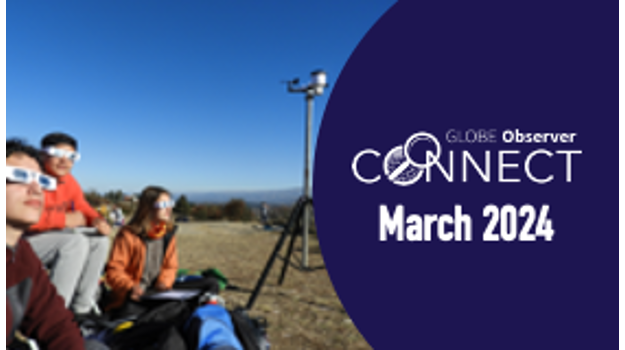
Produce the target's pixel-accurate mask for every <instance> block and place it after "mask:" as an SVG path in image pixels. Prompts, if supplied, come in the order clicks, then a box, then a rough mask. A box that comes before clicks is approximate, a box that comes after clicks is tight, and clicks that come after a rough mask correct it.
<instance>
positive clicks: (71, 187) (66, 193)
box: [29, 174, 101, 232]
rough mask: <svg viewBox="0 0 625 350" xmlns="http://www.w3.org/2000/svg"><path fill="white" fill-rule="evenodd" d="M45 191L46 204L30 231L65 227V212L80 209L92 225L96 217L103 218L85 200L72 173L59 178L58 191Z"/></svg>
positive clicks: (89, 224)
mask: <svg viewBox="0 0 625 350" xmlns="http://www.w3.org/2000/svg"><path fill="white" fill-rule="evenodd" d="M44 192H45V206H44V210H43V213H42V214H41V218H40V219H39V222H38V223H37V224H36V225H34V226H31V228H30V230H29V232H44V231H51V230H62V229H64V228H65V213H66V212H71V211H79V212H81V213H83V215H84V216H85V219H87V226H91V224H92V222H93V220H94V219H96V218H101V216H100V214H98V212H97V211H95V209H93V208H92V207H91V206H90V205H89V203H87V201H86V200H85V196H84V194H83V193H82V189H81V188H80V185H79V184H78V182H76V179H74V177H73V176H72V175H71V174H68V175H65V176H63V177H60V178H57V187H56V191H44Z"/></svg>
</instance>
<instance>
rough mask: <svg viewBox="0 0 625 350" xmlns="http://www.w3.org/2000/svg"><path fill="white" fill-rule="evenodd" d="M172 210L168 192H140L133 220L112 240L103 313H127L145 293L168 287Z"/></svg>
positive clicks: (173, 256)
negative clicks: (112, 311) (106, 295)
mask: <svg viewBox="0 0 625 350" xmlns="http://www.w3.org/2000/svg"><path fill="white" fill-rule="evenodd" d="M173 207H174V202H173V201H172V199H171V196H170V194H169V192H167V190H165V189H163V188H161V187H147V188H146V189H144V190H143V192H142V193H141V196H140V198H139V206H138V208H137V210H136V212H135V214H134V217H133V218H132V219H131V220H130V222H129V223H128V225H126V226H124V227H122V228H121V229H120V231H119V233H118V234H117V236H116V237H115V241H114V242H113V248H112V250H111V255H110V258H109V261H108V263H107V265H106V282H107V284H108V285H109V286H110V288H111V298H110V302H109V304H108V305H107V310H113V309H118V310H117V312H114V314H117V315H118V316H122V315H127V314H131V313H133V311H131V310H130V309H132V308H135V310H136V309H137V305H138V304H137V303H134V302H139V301H140V299H141V296H142V295H143V294H144V293H145V292H146V291H148V290H156V291H164V290H168V289H171V288H172V286H173V284H174V281H175V279H176V273H177V272H178V253H177V249H176V237H175V230H174V225H173V222H172V208H173ZM122 307H123V308H122ZM120 309H123V310H120Z"/></svg>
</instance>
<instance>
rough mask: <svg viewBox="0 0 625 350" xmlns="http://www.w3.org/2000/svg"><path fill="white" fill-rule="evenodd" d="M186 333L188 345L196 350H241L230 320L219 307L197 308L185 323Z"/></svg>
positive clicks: (221, 307)
mask: <svg viewBox="0 0 625 350" xmlns="http://www.w3.org/2000/svg"><path fill="white" fill-rule="evenodd" d="M185 328H186V332H187V337H189V340H190V344H191V345H192V346H194V345H195V344H197V347H196V348H195V349H198V350H218V349H219V350H221V349H224V350H225V349H229V350H243V346H242V345H241V343H240V342H239V339H238V338H237V336H236V334H235V332H234V326H233V324H232V319H231V318H230V313H229V312H228V310H226V308H224V307H223V306H221V305H204V306H200V307H198V308H197V309H196V310H195V312H194V313H193V315H191V319H190V320H189V322H188V323H187V326H186V327H185Z"/></svg>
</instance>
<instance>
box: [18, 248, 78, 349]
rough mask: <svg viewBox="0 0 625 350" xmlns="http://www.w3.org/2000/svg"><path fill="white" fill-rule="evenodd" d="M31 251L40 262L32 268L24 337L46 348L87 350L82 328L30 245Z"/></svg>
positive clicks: (36, 260)
mask: <svg viewBox="0 0 625 350" xmlns="http://www.w3.org/2000/svg"><path fill="white" fill-rule="evenodd" d="M24 243H25V242H21V243H20V244H24ZM27 250H29V251H28V252H26V254H28V255H29V257H28V258H29V259H31V261H34V262H36V263H35V264H33V265H31V266H32V267H31V268H32V269H33V273H32V274H31V276H32V279H33V284H32V290H31V295H30V298H29V302H28V307H27V309H26V314H25V315H24V319H23V320H22V324H21V327H20V329H21V330H22V331H23V332H24V335H26V336H28V337H30V338H33V339H35V340H36V341H37V343H38V344H39V346H40V347H42V348H43V349H68V350H78V349H84V345H83V339H82V337H81V335H80V331H79V330H78V326H77V325H76V324H75V323H74V322H73V314H72V313H71V312H70V311H69V310H67V309H66V308H65V305H64V303H63V299H62V298H61V297H60V296H59V295H58V294H57V291H56V288H54V286H53V285H52V283H51V282H50V279H49V278H48V275H47V274H46V273H45V271H44V269H43V266H41V262H39V258H38V257H37V256H36V255H35V253H34V252H33V251H32V249H31V248H30V246H29V247H28V249H27ZM25 251H26V249H25Z"/></svg>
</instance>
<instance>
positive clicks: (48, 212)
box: [26, 133, 111, 316]
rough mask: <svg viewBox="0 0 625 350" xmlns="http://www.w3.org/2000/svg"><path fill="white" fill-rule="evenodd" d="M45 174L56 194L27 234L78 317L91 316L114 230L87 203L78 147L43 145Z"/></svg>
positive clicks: (60, 139) (68, 141)
mask: <svg viewBox="0 0 625 350" xmlns="http://www.w3.org/2000/svg"><path fill="white" fill-rule="evenodd" d="M41 148H42V149H41V155H42V159H43V163H44V170H45V172H46V174H47V175H49V176H51V177H52V178H53V179H54V180H55V181H56V191H47V192H45V205H44V208H43V214H42V215H41V218H40V219H39V221H38V222H37V223H36V224H35V225H33V226H31V227H30V228H29V230H28V232H27V234H26V239H27V240H28V241H29V243H30V245H31V246H32V247H33V250H34V251H35V253H36V254H37V256H39V258H40V259H41V262H42V263H43V265H44V266H46V267H47V268H48V269H49V270H50V280H51V281H52V284H54V286H55V287H56V289H57V291H58V293H59V295H61V297H63V299H64V301H65V306H66V307H67V308H69V309H70V310H72V311H73V312H74V314H75V315H76V316H81V315H90V314H92V313H93V308H94V306H95V305H97V303H96V300H95V298H96V292H97V290H98V285H99V279H100V276H101V273H102V270H103V268H104V264H105V263H106V256H107V254H108V249H109V245H110V243H109V238H108V237H106V236H107V235H109V234H110V232H111V228H110V226H109V225H108V223H107V222H106V220H104V219H103V218H102V217H101V216H100V214H98V212H97V211H96V210H94V209H93V208H92V207H91V206H90V205H89V203H87V201H86V200H85V196H84V195H83V192H82V189H81V187H80V185H79V184H78V182H77V181H76V179H75V178H74V177H73V176H72V174H71V172H72V169H73V167H74V165H75V163H76V162H77V161H78V160H79V159H80V155H79V154H78V152H77V148H78V143H77V141H76V140H75V139H74V138H73V137H71V136H69V135H66V134H63V133H52V134H48V135H47V136H45V137H44V138H43V139H42V140H41Z"/></svg>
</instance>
